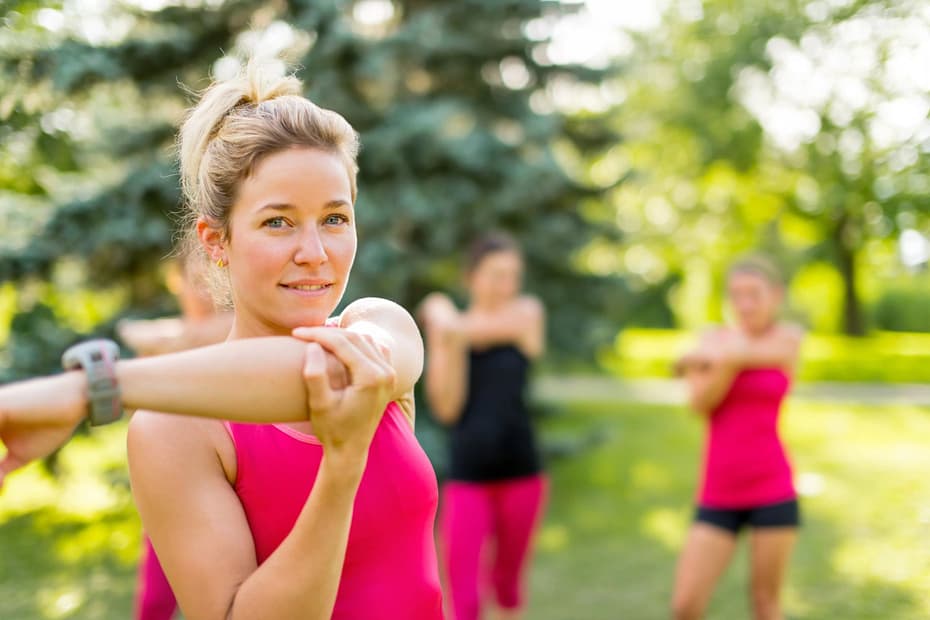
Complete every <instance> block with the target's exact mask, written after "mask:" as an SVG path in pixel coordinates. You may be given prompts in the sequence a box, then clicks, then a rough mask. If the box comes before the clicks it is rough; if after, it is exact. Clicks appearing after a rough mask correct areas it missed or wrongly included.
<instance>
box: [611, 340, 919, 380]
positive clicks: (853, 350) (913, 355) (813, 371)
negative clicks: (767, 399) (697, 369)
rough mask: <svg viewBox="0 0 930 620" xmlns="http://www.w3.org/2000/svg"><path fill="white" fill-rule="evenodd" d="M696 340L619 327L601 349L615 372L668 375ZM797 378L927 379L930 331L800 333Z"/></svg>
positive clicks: (640, 375)
mask: <svg viewBox="0 0 930 620" xmlns="http://www.w3.org/2000/svg"><path fill="white" fill-rule="evenodd" d="M696 343H697V334H696V333H695V332H687V331H682V330H673V329H639V328H629V329H625V330H623V331H622V332H621V333H620V335H619V336H618V337H617V340H616V342H615V344H614V347H613V348H610V349H606V350H604V351H602V353H601V361H602V363H603V365H604V366H605V368H607V369H608V370H610V371H611V372H613V373H616V374H618V375H619V376H621V377H629V378H636V377H669V376H671V369H672V364H673V363H674V362H675V360H677V359H678V357H679V356H680V355H682V354H683V353H685V352H686V351H687V350H688V348H689V347H692V346H694V345H695V344H696ZM797 377H798V379H799V380H802V381H862V382H887V383H930V334H927V333H902V332H876V333H873V334H871V335H869V336H867V337H864V338H862V337H850V336H843V335H839V334H817V333H811V334H808V335H807V336H805V338H804V342H803V345H802V348H801V362H800V365H799V366H798V371H797Z"/></svg>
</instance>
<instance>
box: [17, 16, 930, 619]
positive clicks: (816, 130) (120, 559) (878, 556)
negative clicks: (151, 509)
mask: <svg viewBox="0 0 930 620" xmlns="http://www.w3.org/2000/svg"><path fill="white" fill-rule="evenodd" d="M2 7H3V10H4V11H5V14H4V15H3V17H0V19H2V20H3V21H2V24H0V123H2V124H0V380H13V379H17V378H22V377H26V376H31V375H35V374H39V373H47V372H53V371H54V370H55V369H56V367H57V360H58V356H59V355H60V352H61V351H62V350H63V349H64V348H65V347H66V346H67V345H68V344H70V343H71V342H73V341H75V340H76V339H78V338H81V337H85V336H87V335H91V334H98V335H111V336H112V334H113V330H114V326H115V324H116V322H117V321H118V320H120V319H121V318H125V317H155V316H162V315H170V314H173V313H175V312H176V311H177V308H176V305H175V302H174V301H173V299H172V297H171V295H170V294H169V293H168V291H167V289H166V286H165V271H166V267H165V265H166V264H167V262H168V261H167V260H166V257H168V256H169V255H170V253H171V249H172V240H173V235H174V233H175V232H176V228H177V218H176V217H175V214H176V213H177V212H178V205H179V200H180V193H179V191H178V186H177V174H176V169H175V161H174V151H173V135H174V130H175V128H176V125H177V123H178V121H179V120H180V118H181V117H182V115H183V111H184V109H185V107H186V106H187V105H188V104H189V103H190V101H191V97H190V96H189V94H187V93H188V92H189V91H191V90H197V89H199V88H202V87H204V86H205V85H207V84H208V77H209V76H210V75H213V76H215V77H216V78H219V79H223V78H225V77H229V76H231V75H233V74H235V72H236V71H237V70H238V69H239V67H240V66H241V62H242V58H244V57H245V56H246V55H252V56H258V57H260V58H262V59H264V61H265V62H266V63H267V64H268V65H269V66H271V67H276V69H275V70H278V71H280V72H281V73H284V72H288V71H296V73H297V74H298V76H300V77H301V78H302V79H303V80H304V82H305V84H306V85H307V92H308V95H309V96H310V97H311V98H312V99H314V100H315V101H317V102H318V103H319V104H321V105H323V106H326V107H331V108H333V109H336V110H337V111H339V112H341V113H343V114H344V115H345V116H346V117H347V118H348V119H349V121H350V122H352V123H353V125H354V126H355V127H356V128H357V129H358V130H359V131H360V133H361V135H362V143H363V151H362V155H361V159H360V166H361V172H360V177H359V178H360V198H359V204H358V210H359V214H360V219H361V234H360V236H361V242H360V243H361V245H360V253H359V258H358V262H357V265H356V270H355V272H354V275H353V282H352V286H351V291H350V297H351V296H358V295H361V294H366V295H382V296H386V297H390V298H393V299H396V300H397V301H399V302H401V303H403V304H405V305H406V306H407V307H410V308H413V307H414V306H415V305H416V304H417V303H418V302H419V300H420V299H422V298H423V296H424V295H425V294H426V293H427V292H429V291H432V290H437V289H439V290H446V291H448V292H450V293H452V294H454V295H457V296H459V298H460V299H461V294H462V291H461V290H460V277H459V267H460V259H461V255H460V250H461V249H462V247H463V246H464V245H465V243H466V242H467V240H469V239H470V238H472V237H473V236H474V235H476V234H478V233H480V232H482V231H486V230H488V229H492V228H505V229H507V230H510V231H511V232H513V233H514V234H515V235H516V236H517V237H518V238H519V240H520V241H521V243H522V245H523V246H524V248H525V250H526V254H527V257H528V263H529V265H528V274H527V287H528V288H529V289H530V290H532V291H533V292H535V293H537V294H538V295H540V296H541V297H542V298H543V299H544V301H545V302H546V304H547V310H548V314H549V318H550V322H551V325H550V344H551V346H550V353H549V355H548V356H547V359H546V360H545V361H544V363H543V367H542V368H541V369H540V370H541V372H540V373H539V377H538V382H537V387H536V399H537V401H538V409H539V411H540V412H541V413H540V424H541V428H542V431H543V437H544V439H545V445H546V448H547V453H548V454H549V463H550V470H551V472H552V475H553V481H554V495H553V505H552V506H551V510H550V513H549V515H548V517H547V520H546V523H545V525H544V527H543V530H542V532H541V535H540V544H539V552H538V554H537V558H536V561H535V565H534V572H533V577H532V593H531V606H530V613H529V615H528V618H530V620H533V619H539V620H585V619H592V620H596V619H601V618H604V619H606V618H617V617H622V618H629V619H633V620H636V619H640V618H641V619H650V618H665V617H667V613H666V609H667V601H668V598H669V594H670V590H671V580H672V570H673V566H674V558H675V555H676V553H677V551H678V549H679V547H680V544H681V541H682V537H683V535H684V532H685V528H686V527H687V524H688V520H689V518H690V511H691V499H692V495H693V490H694V485H695V482H696V476H697V471H698V467H699V458H700V449H701V448H700V446H701V436H702V432H703V429H702V427H701V425H700V423H699V421H698V420H697V419H695V418H693V417H692V416H691V415H690V414H689V413H688V412H687V411H686V410H685V408H684V407H683V405H682V403H683V392H682V389H681V386H680V385H679V384H677V383H675V382H674V381H672V380H671V379H669V370H668V369H669V367H670V364H671V362H672V360H674V359H675V357H676V355H678V354H680V353H681V352H682V351H683V350H684V348H685V347H686V346H688V344H689V342H692V341H693V337H694V333H695V330H698V329H700V328H702V327H703V326H706V325H708V324H710V323H715V322H720V321H724V320H726V319H727V317H726V311H725V307H724V304H723V295H722V293H723V278H724V273H725V270H726V266H727V265H728V264H729V263H730V262H732V261H733V260H734V259H735V258H736V257H738V256H740V255H743V254H744V253H747V252H751V251H762V252H765V253H768V254H769V255H770V256H772V257H773V258H774V259H775V260H776V261H777V262H778V264H779V265H780V266H781V267H782V269H783V270H784V273H785V276H786V280H787V282H788V293H789V295H788V300H789V301H788V307H787V309H786V314H787V315H788V318H790V319H792V320H795V321H798V322H800V323H802V324H803V325H805V326H806V327H807V328H808V330H809V335H808V337H807V339H806V342H805V346H804V350H803V363H802V366H801V368H800V370H799V379H800V383H799V385H798V388H797V390H796V393H795V395H794V396H793V398H792V400H791V401H790V403H789V405H788V408H787V412H786V416H785V419H784V427H783V430H784V431H785V437H786V440H787V443H788V445H789V447H790V449H791V451H792V453H793V455H794V461H795V466H796V470H797V475H798V479H797V482H798V486H799V488H800V490H801V492H802V494H803V496H804V498H803V502H804V503H803V506H804V512H805V520H806V525H805V529H804V530H803V533H802V536H801V543H800V545H799V548H798V551H797V553H796V555H795V558H794V563H793V565H792V572H791V575H790V580H789V584H788V588H787V610H788V612H789V615H790V617H792V618H823V619H831V620H832V619H835V618H851V619H867V618H876V619H878V618H882V619H885V618H888V619H891V618H893V619H905V620H906V619H911V618H913V619H917V618H926V617H930V560H928V558H930V483H928V480H930V477H928V476H927V475H926V472H928V471H930V450H928V449H927V446H928V445H930V388H928V385H930V270H928V263H930V165H928V152H930V72H928V71H927V69H926V68H927V67H930V5H928V4H927V3H926V2H921V1H917V0H913V1H911V0H753V1H749V2H729V1H725V0H703V1H702V0H677V1H676V0H654V1H645V2H644V1H637V0H589V1H587V2H562V3H559V2H547V1H539V0H498V1H495V0H486V1H479V0H463V1H460V2H442V1H439V0H417V1H413V0H409V1H408V0H360V1H356V2H349V1H345V2H340V1H338V0H327V1H321V2H298V1H293V2H288V1H284V2H273V3H272V2H268V3H266V2H258V1H254V0H225V1H224V0H208V1H205V2H202V1H194V0H182V1H177V2H175V1H167V2H166V1H164V0H137V1H129V0H126V1H110V0H75V1H64V2H39V3H37V2H33V1H26V0H10V1H7V2H5V3H3V4H2ZM421 420H422V422H421V423H420V429H418V430H419V432H420V433H421V434H422V439H423V442H424V445H426V447H427V449H428V451H429V452H430V454H431V456H432V457H434V459H435V462H436V464H437V468H438V470H439V473H440V475H442V468H443V460H442V454H443V445H442V436H441V433H440V432H439V431H438V429H437V428H436V427H435V426H434V425H432V424H431V423H430V422H429V419H428V415H423V416H421ZM124 433H125V428H124V427H122V426H117V427H115V428H107V429H104V430H95V431H94V432H92V433H90V434H82V435H81V436H80V437H78V438H77V439H75V440H74V441H73V442H72V444H70V445H69V447H68V448H66V449H65V450H63V451H62V452H61V453H60V454H59V455H57V456H56V457H54V458H53V459H50V460H49V461H48V462H47V463H44V464H38V465H35V466H33V467H31V468H29V469H28V470H27V471H26V472H24V473H22V474H20V475H19V476H17V477H15V478H13V479H11V480H10V481H9V483H8V488H7V489H6V490H5V491H4V492H3V494H2V495H0V617H2V618H16V619H17V620H18V619H23V620H31V619H38V618H91V619H105V618H126V617H128V616H129V613H130V609H131V604H132V603H131V602H132V595H133V591H134V578H135V577H134V575H135V562H136V560H137V558H138V553H139V547H140V542H139V541H140V532H139V525H138V519H137V517H136V515H135V512H134V509H133V507H132V501H131V495H130V493H129V488H128V481H127V476H126V473H125V454H124V452H125V451H124V447H123V439H124ZM746 579H747V578H746V562H745V558H743V557H741V559H740V560H739V561H738V563H737V565H736V566H734V567H733V568H732V569H731V570H730V571H729V572H728V574H727V577H726V579H725V581H724V583H723V584H722V586H721V588H720V590H719V592H718V594H717V596H716V597H715V599H714V603H713V606H712V609H711V613H710V617H711V618H718V619H725V618H727V619H728V618H741V617H747V615H748V607H747V602H746V600H745V599H746V597H745V591H746V587H747V581H746Z"/></svg>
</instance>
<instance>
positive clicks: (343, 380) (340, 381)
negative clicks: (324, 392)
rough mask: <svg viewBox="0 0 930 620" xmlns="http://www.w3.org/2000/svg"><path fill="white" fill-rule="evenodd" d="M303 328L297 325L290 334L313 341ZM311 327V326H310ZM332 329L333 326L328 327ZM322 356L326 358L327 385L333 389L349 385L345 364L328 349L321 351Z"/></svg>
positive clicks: (299, 338) (347, 370)
mask: <svg viewBox="0 0 930 620" xmlns="http://www.w3.org/2000/svg"><path fill="white" fill-rule="evenodd" d="M303 329H304V328H301V327H298V328H297V329H295V330H294V331H293V332H292V334H291V335H292V336H294V337H295V338H297V339H298V340H305V341H307V342H313V339H312V337H309V336H308V335H306V334H307V332H304V331H303ZM310 329H313V328H310ZM328 329H333V328H331V327H330V328H328ZM323 356H324V358H325V360H326V376H327V377H328V378H329V387H330V388H331V389H334V390H341V389H344V388H345V387H346V386H348V385H349V369H348V368H346V365H345V364H343V363H342V362H341V361H339V358H338V357H336V356H335V355H333V354H332V353H330V352H329V351H325V350H324V351H323Z"/></svg>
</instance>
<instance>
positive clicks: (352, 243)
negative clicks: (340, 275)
mask: <svg viewBox="0 0 930 620" xmlns="http://www.w3.org/2000/svg"><path fill="white" fill-rule="evenodd" d="M357 246H358V241H357V239H356V237H355V234H354V233H353V234H348V233H344V234H341V235H336V236H334V238H333V239H331V240H330V242H329V243H328V244H327V247H326V255H327V257H328V258H329V260H330V262H332V263H333V265H334V266H335V267H336V269H337V270H338V271H340V272H344V273H348V272H349V271H350V270H351V269H352V263H353V262H355V252H356V249H357Z"/></svg>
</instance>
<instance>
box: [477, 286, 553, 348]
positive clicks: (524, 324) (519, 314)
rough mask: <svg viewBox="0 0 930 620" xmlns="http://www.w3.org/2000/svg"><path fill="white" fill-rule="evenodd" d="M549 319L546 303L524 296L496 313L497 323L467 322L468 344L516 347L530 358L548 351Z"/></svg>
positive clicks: (489, 321) (478, 318)
mask: <svg viewBox="0 0 930 620" xmlns="http://www.w3.org/2000/svg"><path fill="white" fill-rule="evenodd" d="M545 332H546V319H545V310H544V308H543V305H542V303H540V301H539V300H538V299H536V298H535V297H531V296H528V295H526V296H523V297H520V298H519V299H516V300H514V301H513V302H512V303H511V304H510V305H509V306H508V307H507V308H505V309H503V310H502V311H500V312H499V313H496V314H495V316H494V320H493V321H491V320H482V318H481V317H480V316H477V315H473V316H469V317H468V318H467V319H466V321H465V333H466V336H467V338H468V342H469V343H470V344H471V345H472V346H474V347H478V348H482V347H490V346H494V345H498V344H515V345H516V346H517V347H518V348H520V349H521V350H522V351H523V353H524V354H525V355H526V356H527V357H529V358H536V357H539V356H541V355H542V354H543V352H544V350H545V344H546V342H545Z"/></svg>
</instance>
